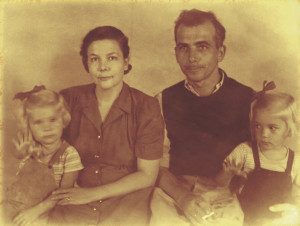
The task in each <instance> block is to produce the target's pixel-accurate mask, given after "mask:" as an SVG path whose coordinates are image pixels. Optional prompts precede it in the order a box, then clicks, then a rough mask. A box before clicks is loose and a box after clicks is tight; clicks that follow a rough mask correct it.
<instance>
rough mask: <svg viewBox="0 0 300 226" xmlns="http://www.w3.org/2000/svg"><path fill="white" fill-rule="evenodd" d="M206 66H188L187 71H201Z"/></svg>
mask: <svg viewBox="0 0 300 226" xmlns="http://www.w3.org/2000/svg"><path fill="white" fill-rule="evenodd" d="M204 68H205V67H204V66H186V67H185V69H186V70H187V71H199V70H201V69H204Z"/></svg>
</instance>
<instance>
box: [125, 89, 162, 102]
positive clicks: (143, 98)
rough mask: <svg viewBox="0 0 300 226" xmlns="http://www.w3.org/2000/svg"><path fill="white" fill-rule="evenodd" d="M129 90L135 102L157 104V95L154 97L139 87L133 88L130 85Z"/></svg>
mask: <svg viewBox="0 0 300 226" xmlns="http://www.w3.org/2000/svg"><path fill="white" fill-rule="evenodd" d="M129 90H130V93H131V96H132V98H133V100H134V102H135V103H136V104H138V105H141V106H142V105H148V104H149V105H157V104H158V100H157V98H155V97H152V96H150V95H148V94H146V93H144V92H142V91H140V90H138V89H135V88H132V87H130V86H129Z"/></svg>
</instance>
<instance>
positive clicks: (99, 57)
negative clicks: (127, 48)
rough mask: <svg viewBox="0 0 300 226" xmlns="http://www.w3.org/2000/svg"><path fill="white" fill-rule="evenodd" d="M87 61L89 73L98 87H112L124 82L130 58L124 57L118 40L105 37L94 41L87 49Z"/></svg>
mask: <svg viewBox="0 0 300 226" xmlns="http://www.w3.org/2000/svg"><path fill="white" fill-rule="evenodd" d="M87 61H88V68H89V73H90V74H91V76H92V78H93V81H94V83H95V84H96V85H97V87H98V88H101V89H111V88H114V87H116V86H120V85H122V84H123V77H124V70H127V68H128V59H127V58H126V59H124V57H123V53H122V50H121V49H120V46H119V44H118V42H117V41H115V40H110V39H104V40H97V41H94V42H92V43H91V44H90V45H89V47H88V49H87Z"/></svg>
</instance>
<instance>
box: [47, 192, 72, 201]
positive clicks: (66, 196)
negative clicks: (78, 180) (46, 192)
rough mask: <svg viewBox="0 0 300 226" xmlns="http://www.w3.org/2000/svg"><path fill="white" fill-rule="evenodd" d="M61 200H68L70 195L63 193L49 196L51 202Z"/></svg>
mask: <svg viewBox="0 0 300 226" xmlns="http://www.w3.org/2000/svg"><path fill="white" fill-rule="evenodd" d="M62 199H66V200H67V199H70V194H68V193H64V194H56V195H52V196H51V200H56V201H58V200H62Z"/></svg>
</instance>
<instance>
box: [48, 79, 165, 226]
mask: <svg viewBox="0 0 300 226" xmlns="http://www.w3.org/2000/svg"><path fill="white" fill-rule="evenodd" d="M95 88H96V86H95V84H88V85H83V86H77V87H72V88H69V89H66V90H63V91H62V92H61V93H62V94H63V96H64V98H65V100H66V102H67V103H68V105H69V107H70V112H71V117H72V119H71V122H70V124H69V126H68V128H67V129H66V130H65V133H64V138H65V139H66V140H67V141H68V142H70V144H72V145H74V147H75V148H76V149H77V150H78V152H79V154H80V157H81V160H82V163H83V165H84V170H82V171H81V172H80V173H79V175H78V181H77V182H78V185H79V186H80V187H86V188H88V187H95V186H101V185H104V184H109V183H113V182H114V181H117V180H119V179H120V178H122V177H125V176H127V175H129V174H131V173H134V172H136V171H137V165H136V164H137V158H141V159H146V160H155V159H160V158H161V156H162V150H163V138H164V126H163V119H162V116H161V111H160V107H159V104H158V101H157V100H156V99H155V98H153V97H150V96H147V95H146V94H143V93H142V92H140V91H138V90H136V89H133V88H131V87H129V86H128V85H127V84H125V83H124V85H123V88H122V90H121V93H120V95H119V97H118V98H117V99H116V100H115V102H114V103H113V105H112V107H111V109H110V111H109V113H108V115H107V117H106V119H105V121H102V120H101V116H100V113H99V110H98V101H97V98H96V95H95ZM136 183H139V182H138V181H137V182H136ZM152 190H153V188H145V189H141V190H138V191H135V192H131V193H129V194H126V195H120V196H117V197H112V198H107V199H105V200H98V201H96V202H92V203H89V204H86V205H68V206H57V207H55V209H54V211H53V212H52V213H51V220H52V221H54V222H55V223H61V224H70V225H99V224H102V225H123V226H125V225H130V226H132V225H139V226H141V225H147V223H148V221H149V217H150V213H151V212H150V198H151V194H152Z"/></svg>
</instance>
